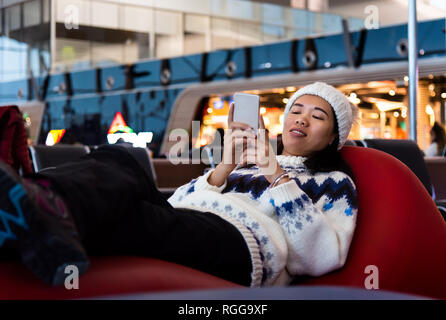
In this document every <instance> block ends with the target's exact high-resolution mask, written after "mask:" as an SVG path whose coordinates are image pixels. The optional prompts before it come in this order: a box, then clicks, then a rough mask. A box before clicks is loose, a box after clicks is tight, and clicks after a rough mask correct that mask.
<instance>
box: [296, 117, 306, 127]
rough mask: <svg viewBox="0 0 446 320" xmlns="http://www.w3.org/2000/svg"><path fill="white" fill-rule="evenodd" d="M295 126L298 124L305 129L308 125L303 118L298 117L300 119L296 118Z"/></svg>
mask: <svg viewBox="0 0 446 320" xmlns="http://www.w3.org/2000/svg"><path fill="white" fill-rule="evenodd" d="M296 124H299V125H301V126H303V127H305V126H306V125H307V124H308V121H307V119H306V118H305V116H300V117H298V118H296Z"/></svg>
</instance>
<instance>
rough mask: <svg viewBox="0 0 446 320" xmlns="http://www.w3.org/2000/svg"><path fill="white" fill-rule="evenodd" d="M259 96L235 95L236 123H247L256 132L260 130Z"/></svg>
mask: <svg viewBox="0 0 446 320" xmlns="http://www.w3.org/2000/svg"><path fill="white" fill-rule="evenodd" d="M259 101H260V99H259V96H258V95H255V94H247V93H239V92H236V93H235V94H234V121H235V122H242V123H246V124H248V125H249V126H251V127H253V128H254V130H255V131H257V130H258V129H259Z"/></svg>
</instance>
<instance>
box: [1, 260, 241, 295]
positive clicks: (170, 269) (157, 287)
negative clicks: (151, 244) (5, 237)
mask: <svg viewBox="0 0 446 320" xmlns="http://www.w3.org/2000/svg"><path fill="white" fill-rule="evenodd" d="M233 287H240V286H238V285H236V284H233V283H231V282H228V281H226V280H223V279H220V278H217V277H214V276H212V275H209V274H206V273H203V272H200V271H197V270H194V269H191V268H188V267H184V266H180V265H177V264H174V263H170V262H166V261H161V260H157V259H150V258H141V257H93V258H92V259H91V267H90V269H89V270H88V272H86V273H85V274H84V275H83V276H81V277H80V278H79V290H74V289H72V290H67V289H65V287H64V286H61V287H50V286H47V285H44V284H43V283H42V282H41V281H40V280H39V279H37V278H36V277H35V276H34V275H33V274H32V273H31V272H29V271H28V270H27V269H26V268H25V267H24V266H23V265H22V264H21V263H18V262H2V263H0V300H2V299H77V298H89V297H101V296H107V295H121V294H131V293H140V292H161V291H176V290H192V289H213V288H233Z"/></svg>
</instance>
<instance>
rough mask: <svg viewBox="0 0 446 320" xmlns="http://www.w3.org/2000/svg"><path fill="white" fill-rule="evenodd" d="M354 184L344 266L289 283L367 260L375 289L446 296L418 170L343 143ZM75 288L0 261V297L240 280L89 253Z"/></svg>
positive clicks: (361, 269) (208, 285) (358, 269)
mask: <svg viewBox="0 0 446 320" xmlns="http://www.w3.org/2000/svg"><path fill="white" fill-rule="evenodd" d="M342 152H343V155H344V157H345V159H346V160H347V162H348V163H349V164H350V165H351V167H352V169H353V172H354V174H355V180H356V181H355V182H356V185H357V188H358V196H359V213H358V220H357V228H356V231H355V235H354V238H353V241H352V245H351V248H350V252H349V256H348V258H347V261H346V264H345V266H344V267H343V268H342V269H340V270H338V271H334V272H332V273H330V274H327V275H324V276H321V277H317V278H308V277H301V278H298V279H296V281H295V283H294V284H295V285H323V286H327V285H335V286H347V287H349V286H350V287H359V288H364V283H365V280H366V278H367V276H368V274H366V273H365V269H366V267H367V266H368V265H374V266H376V267H378V270H379V274H378V280H379V282H378V285H379V289H383V290H388V291H396V292H401V293H409V294H413V295H420V296H426V297H433V298H443V299H446V277H445V270H446V222H445V221H444V220H443V218H442V216H441V215H440V213H439V211H438V210H437V208H436V207H435V203H434V202H433V200H432V198H431V197H430V196H429V194H428V192H427V191H426V189H425V188H424V186H423V184H422V183H421V182H420V181H419V180H418V178H417V177H416V176H415V175H414V174H413V173H412V171H410V169H409V168H407V167H406V166H405V165H404V164H402V163H401V162H400V161H399V160H397V159H396V158H394V157H392V156H390V155H388V154H386V153H384V152H381V151H378V150H375V149H368V148H360V147H344V149H343V151H342ZM91 262H92V263H91V268H90V270H89V271H88V272H87V273H86V274H85V275H84V276H82V277H80V279H79V290H74V289H73V290H67V289H65V288H63V287H61V288H51V287H48V286H45V285H43V284H42V283H41V282H39V280H37V279H36V278H35V277H34V276H33V275H32V274H31V273H30V272H28V271H26V270H25V268H24V267H23V266H22V265H21V264H19V263H13V262H7V263H5V262H3V263H0V299H66V298H88V297H104V296H111V295H114V296H116V295H125V294H131V293H142V292H146V293H151V292H152V293H155V292H161V291H164V292H166V291H175V290H192V289H212V288H229V287H238V286H237V285H235V284H232V283H230V282H227V281H225V280H222V279H219V278H216V277H214V276H210V275H208V274H205V273H202V272H199V271H196V270H193V269H190V268H187V267H184V266H179V265H175V264H172V263H168V262H164V261H159V260H155V259H149V258H137V257H107V258H98V257H92V259H91Z"/></svg>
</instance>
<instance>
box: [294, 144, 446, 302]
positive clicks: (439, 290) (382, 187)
mask: <svg viewBox="0 0 446 320" xmlns="http://www.w3.org/2000/svg"><path fill="white" fill-rule="evenodd" d="M342 155H343V157H344V159H345V160H346V161H347V163H348V164H349V165H350V166H351V168H352V170H353V173H354V175H355V183H356V187H357V190H358V202H359V208H358V219H357V225H356V230H355V234H354V237H353V240H352V244H351V247H350V251H349V255H348V258H347V261H346V264H345V266H344V267H343V268H341V269H339V270H338V271H334V272H332V273H330V274H327V275H324V276H321V277H318V278H308V279H306V280H304V281H303V282H301V284H311V285H316V284H321V285H322V284H323V285H343V286H355V287H362V288H364V287H365V280H366V278H367V277H368V276H369V273H365V269H366V267H367V266H368V265H374V266H376V267H377V268H378V271H379V273H378V279H379V282H378V283H379V289H384V290H390V291H398V292H405V293H411V294H416V295H422V296H428V297H434V298H443V299H446V222H445V221H444V219H443V218H442V216H441V214H440V212H439V211H438V209H437V208H436V206H435V203H434V201H433V200H432V198H431V197H430V196H429V194H428V192H427V191H426V189H425V188H424V186H423V184H422V183H421V182H420V181H419V180H418V178H417V177H416V176H415V175H414V174H413V173H412V171H411V170H410V169H409V168H408V167H407V166H405V165H404V164H403V163H402V162H400V161H399V160H398V159H396V158H394V157H393V156H391V155H389V154H387V153H384V152H382V151H379V150H375V149H369V148H360V147H352V146H350V147H344V148H343V149H342ZM368 272H370V271H368Z"/></svg>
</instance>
